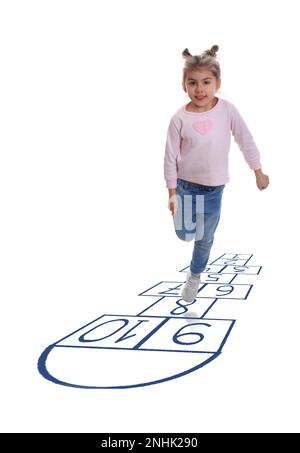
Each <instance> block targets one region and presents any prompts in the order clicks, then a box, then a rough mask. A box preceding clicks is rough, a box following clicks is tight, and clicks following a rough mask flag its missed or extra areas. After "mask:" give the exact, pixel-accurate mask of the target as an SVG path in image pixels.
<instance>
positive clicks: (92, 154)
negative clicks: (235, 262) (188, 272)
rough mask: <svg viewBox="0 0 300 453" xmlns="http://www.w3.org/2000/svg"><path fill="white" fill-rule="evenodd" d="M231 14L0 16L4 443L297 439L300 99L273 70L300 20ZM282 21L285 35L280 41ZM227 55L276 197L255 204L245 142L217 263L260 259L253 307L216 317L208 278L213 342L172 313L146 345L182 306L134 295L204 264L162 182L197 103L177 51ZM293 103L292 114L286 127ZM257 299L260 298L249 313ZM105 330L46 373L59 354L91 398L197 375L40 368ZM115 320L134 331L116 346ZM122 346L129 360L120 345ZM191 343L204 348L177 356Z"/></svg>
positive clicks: (94, 377) (191, 7)
mask: <svg viewBox="0 0 300 453" xmlns="http://www.w3.org/2000/svg"><path fill="white" fill-rule="evenodd" d="M160 3H161V2H160ZM166 3H167V2H166ZM223 3H224V2H220V3H218V2H217V4H216V8H215V9H214V10H212V6H211V4H210V6H209V8H208V9H207V6H206V4H202V3H201V2H200V3H199V2H198V1H197V2H194V1H187V2H185V3H184V5H185V6H184V8H185V9H186V14H187V15H186V17H185V18H184V17H183V11H182V4H181V2H174V1H172V2H170V5H169V6H170V8H174V10H173V13H172V15H171V17H170V14H169V9H168V8H167V7H166V6H164V7H162V6H161V5H160V6H158V5H155V2H154V3H153V1H152V2H146V4H144V3H143V8H141V6H139V5H140V2H135V1H131V2H126V5H127V6H126V8H124V6H122V5H124V3H123V2H118V1H115V2H110V6H109V7H108V6H107V7H106V6H105V7H104V6H99V4H98V2H94V3H93V2H90V3H89V4H88V5H87V4H86V2H82V3H80V2H77V3H76V4H75V3H74V2H68V1H60V2H57V3H55V2H52V3H51V6H49V5H48V3H47V5H46V4H43V2H35V1H28V2H25V3H24V2H20V3H19V7H18V9H13V8H12V7H10V6H9V5H8V4H7V3H6V4H5V6H3V5H1V10H3V11H1V14H0V17H1V21H2V22H3V24H2V23H1V24H0V25H1V26H0V29H1V30H2V31H3V33H4V34H5V36H6V39H7V43H9V47H8V48H7V50H6V51H5V52H6V53H5V52H4V53H5V55H4V56H3V58H4V60H3V61H5V62H6V68H7V71H6V72H5V73H4V76H3V75H2V77H3V79H4V80H3V81H2V83H1V86H2V87H4V86H5V88H6V96H5V98H4V103H2V107H1V121H2V124H3V126H4V127H3V130H4V133H3V139H4V140H3V146H2V151H3V160H2V163H1V169H0V171H1V175H0V184H1V187H0V193H1V198H0V200H1V206H0V208H1V209H0V212H1V225H0V229H1V234H0V238H1V285H0V291H1V321H2V322H1V333H2V342H1V359H2V363H1V395H0V399H1V428H0V429H1V431H3V432H102V433H106V432H107V433H113V432H124V433H126V432H149V433H150V432H157V433H159V432H173V433H176V432H181V433H184V432H187V433H188V432H199V433H201V432H299V431H300V429H299V428H300V423H299V416H298V412H299V411H298V408H299V403H300V395H299V380H300V371H299V370H300V367H299V314H300V310H299V294H298V293H299V291H298V280H299V270H298V269H299V239H298V234H299V220H298V213H297V210H298V205H299V202H298V194H299V188H298V183H297V181H298V173H299V172H298V168H299V166H298V163H299V159H298V157H297V153H298V148H299V146H298V143H299V139H298V129H297V123H296V121H297V115H296V112H295V111H294V113H293V106H294V105H297V102H296V101H295V99H294V98H295V97H296V96H298V94H297V93H296V94H295V95H294V94H292V93H291V92H290V91H291V90H292V87H291V85H289V88H288V90H287V89H286V86H287V85H286V84H287V82H286V76H287V74H286V73H284V74H283V72H282V71H281V72H280V74H278V73H277V72H276V71H274V64H273V63H271V62H270V58H271V57H272V58H271V60H272V61H274V57H275V54H276V52H277V51H278V52H279V53H280V50H283V49H285V51H286V52H287V53H288V52H289V45H290V43H291V34H290V33H291V32H290V30H293V39H292V41H296V39H295V36H294V33H296V32H295V30H298V27H296V23H294V21H295V20H296V17H297V15H296V14H293V8H292V5H294V3H293V2H290V3H291V5H290V6H291V7H290V8H287V9H285V10H284V11H281V9H280V6H279V3H278V4H277V3H276V2H272V16H271V20H269V10H268V8H265V9H263V8H262V7H261V6H260V7H258V6H253V2H249V4H247V7H246V9H247V8H248V9H247V12H248V13H249V14H250V18H249V24H248V25H247V24H245V23H244V21H242V17H244V15H245V10H244V9H243V11H242V10H241V8H240V6H238V5H240V2H234V1H233V0H232V1H229V2H226V5H227V9H226V8H225V10H222V6H221V5H223ZM288 3H289V2H288ZM74 5H75V6H74ZM101 5H102V3H101ZM250 5H251V7H250ZM116 7H118V11H119V13H120V14H119V15H118V18H116V16H115V14H114V12H115V10H116ZM234 7H235V8H236V12H235V13H234V14H233V13H229V11H232V8H234ZM243 8H245V4H244V3H243ZM2 12H3V14H2ZM131 12H135V15H132V14H130V13H131ZM158 12H159V14H158V15H157V13H158ZM121 13H122V14H121ZM204 13H205V14H204ZM256 13H257V14H256ZM258 13H259V14H258ZM224 15H225V16H224ZM198 16H199V23H198V19H197V17H198ZM122 17H123V19H122V20H121V18H122ZM133 17H138V19H139V20H137V21H135V20H134V19H133ZM203 17H206V20H205V28H204V31H203V29H201V27H200V25H201V26H202V25H203V23H204V22H203V19H202V18H203ZM208 17H211V20H210V21H209V23H208V19H207V18H208ZM224 17H225V18H226V20H225V18H224ZM238 17H240V20H237V18H238ZM251 17H252V18H253V19H254V18H255V23H256V35H255V36H254V37H253V33H252V27H251V20H250V19H251ZM157 18H158V20H157ZM257 18H258V19H257ZM113 19H114V20H113ZM154 19H155V20H156V22H155V26H154V22H153V21H154ZM99 21H100V22H101V23H100V24H99ZM115 21H119V22H118V23H116V22H115ZM282 21H283V22H284V23H285V24H286V31H285V33H284V34H283V33H280V36H279V34H278V26H279V25H282ZM212 23H215V24H216V28H215V29H212V28H211V27H210V26H209V24H212ZM242 23H243V26H242V25H241V24H242ZM247 23H248V22H247ZM266 23H268V24H269V30H268V38H266V36H265V35H266V31H265V24H266ZM53 24H55V27H54V28H53ZM78 24H82V34H81V32H80V30H81V28H80V27H79V26H78ZM101 24H102V27H101ZM4 25H5V26H4ZM153 27H154V28H155V30H154V28H153ZM128 29H130V30H131V33H132V34H128V33H127V31H128ZM53 30H56V32H55V34H54V35H53V33H54V32H53ZM116 30H117V34H116ZM201 30H202V31H201ZM232 30H235V31H236V32H235V33H233V32H232V34H231V31H232ZM280 30H282V27H281V28H280ZM237 32H238V33H239V34H240V40H239V41H237V40H236V36H237ZM250 32H251V33H250ZM105 37H106V39H104V38H105ZM250 38H251V39H250ZM264 39H269V41H270V43H271V42H272V46H271V45H270V46H269V49H270V50H269V57H270V58H269V60H268V59H267V61H266V60H265V58H263V57H262V55H261V52H263V48H265V47H268V46H267V43H266V46H263V45H262V42H264ZM269 41H268V42H269ZM215 43H219V44H220V55H222V60H223V61H224V64H223V67H224V92H223V95H226V96H228V97H229V98H231V97H232V96H233V98H235V99H234V101H237V102H236V103H237V105H238V106H241V109H242V112H243V113H244V114H245V117H246V119H247V121H248V123H249V125H250V126H251V130H252V131H253V134H254V136H255V138H256V139H257V143H258V145H259V148H260V149H261V152H262V162H263V169H264V170H265V172H266V173H268V174H269V175H270V180H271V184H270V187H269V188H268V190H267V191H265V192H259V191H258V190H257V188H256V186H255V179H254V177H253V175H252V172H251V171H250V170H249V169H248V168H247V165H246V164H245V163H244V162H243V159H242V157H241V155H240V153H239V151H238V149H237V147H236V145H235V144H234V143H233V145H232V152H231V164H230V165H231V166H230V168H231V182H230V183H229V184H228V186H227V187H226V189H225V191H224V199H223V208H222V209H223V210H222V218H221V222H220V225H219V227H218V230H217V233H216V237H215V243H214V246H213V250H212V253H211V261H213V260H215V259H217V258H218V257H221V256H222V255H223V254H225V253H228V254H231V253H234V254H241V255H247V254H250V255H253V256H252V257H251V260H250V261H249V264H251V265H253V266H262V269H261V272H260V273H259V274H258V275H254V274H253V275H248V276H246V275H245V276H243V275H239V276H238V277H237V278H239V281H240V285H244V286H243V288H242V286H240V287H239V291H240V292H239V294H238V295H239V298H236V299H235V298H234V297H232V296H233V295H234V294H236V293H231V298H227V297H225V298H220V297H219V298H218V301H217V302H216V303H215V304H214V305H213V306H212V305H211V304H209V302H212V301H213V300H214V299H215V298H216V291H217V288H216V286H214V284H213V283H212V282H208V283H207V285H206V286H205V288H204V289H203V292H202V295H205V297H203V298H201V292H199V296H200V297H199V298H198V299H197V306H196V305H194V307H193V310H192V311H193V313H194V312H195V313H198V314H199V313H200V312H202V315H203V313H204V312H205V309H206V308H207V309H209V307H211V308H210V311H209V316H211V318H210V324H211V327H208V326H203V324H202V325H200V326H198V327H197V328H196V331H194V332H193V333H192V334H190V336H189V337H182V336H181V337H180V336H179V335H180V333H185V332H186V330H183V331H181V332H180V333H178V330H179V329H180V328H181V327H182V326H185V327H184V329H187V328H191V329H193V327H192V326H191V323H187V321H186V320H185V319H184V318H179V316H177V317H176V316H173V318H172V319H171V320H170V321H167V323H165V324H164V325H162V327H161V328H160V329H159V330H157V331H156V332H155V334H153V335H152V336H151V337H150V335H149V338H148V339H147V341H145V342H144V343H143V345H141V346H140V347H139V348H137V345H138V344H139V342H140V343H141V342H142V341H144V339H145V336H146V335H148V334H149V333H150V332H151V331H153V329H155V328H156V327H158V324H159V323H161V322H162V321H163V319H164V317H166V313H167V312H168V311H169V313H170V310H173V309H174V305H172V304H174V300H175V299H176V300H177V298H176V297H175V296H174V295H171V296H168V297H165V299H164V305H162V303H157V304H156V305H153V306H152V307H151V308H149V306H150V305H151V304H153V303H154V302H155V301H158V299H159V297H158V295H157V294H156V293H155V294H154V295H153V294H152V295H151V294H150V295H149V294H148V295H139V294H141V293H143V292H144V291H146V290H147V289H149V288H152V287H153V286H154V285H156V284H157V283H159V282H162V281H170V282H174V281H177V279H178V276H180V275H181V276H183V273H181V274H180V273H179V271H180V270H181V269H183V268H185V267H186V266H188V264H189V261H190V258H191V251H192V244H191V243H188V244H186V243H183V242H181V241H179V239H177V237H176V235H175V233H174V231H173V225H172V218H171V216H170V213H169V212H168V210H167V207H166V206H167V191H166V189H165V187H164V181H163V174H162V159H163V152H164V141H165V132H166V127H167V124H168V121H169V117H170V115H171V114H172V113H173V111H175V110H176V109H177V108H179V106H180V105H181V104H183V103H184V102H185V98H184V97H183V95H182V94H181V91H180V90H181V87H180V77H181V75H180V74H181V73H180V71H181V60H180V52H181V51H182V50H183V49H184V48H185V47H191V50H192V51H193V52H194V53H196V52H198V49H199V51H201V50H202V47H203V46H204V48H206V47H207V46H209V45H212V44H215ZM135 46H136V47H135ZM274 48H276V49H277V50H276V49H274ZM130 49H131V50H132V52H131V53H129V54H128V50H130ZM134 49H136V52H134ZM221 49H222V52H223V53H221ZM233 49H234V50H233ZM275 50H276V52H275ZM236 52H237V53H238V54H239V56H240V58H241V60H240V61H241V63H240V65H238V67H237V66H236V64H234V62H235V56H236ZM266 52H267V50H266ZM174 61H175V63H174ZM292 61H293V63H292V66H291V65H290V64H289V67H288V76H289V77H292V76H293V74H295V73H297V70H296V64H298V63H296V62H295V60H294V58H293V60H292ZM252 63H256V69H255V68H254V65H253V64H252ZM257 65H258V67H257ZM137 66H138V67H137ZM108 67H109V68H110V71H108ZM122 68H126V70H121V69H122ZM151 68H152V69H151ZM161 68H164V70H163V71H162V70H161ZM170 68H171V69H170ZM245 68H248V69H247V70H246V69H245ZM254 69H255V70H254ZM258 69H259V72H257V70H258ZM281 69H282V68H281ZM241 72H242V74H241ZM283 78H285V79H284V80H285V82H284V81H283ZM241 79H243V80H241ZM278 93H279V94H280V96H281V97H280V99H279V100H278V97H277V96H278ZM116 95H117V98H116ZM145 96H146V98H145ZM180 96H181V97H180ZM282 96H284V99H282ZM239 101H240V102H239ZM282 104H284V107H285V108H284V111H285V112H286V114H285V115H283V114H281V115H280V116H279V112H281V113H282V112H283V108H282ZM158 105H159V106H160V107H159V108H157V106H158ZM3 106H4V108H3ZM137 106H139V113H138V114H137ZM257 106H258V107H259V108H257ZM2 109H3V110H2ZM222 275H223V274H222ZM224 275H225V274H224ZM224 278H225V277H224ZM178 281H180V280H178ZM182 281H183V280H182ZM236 282H237V280H236ZM236 282H235V283H236ZM223 283H224V284H226V283H225V282H223ZM227 284H228V282H227ZM247 285H248V287H249V285H253V286H252V287H251V291H250V292H249V295H248V297H247V299H245V300H243V296H244V295H245V288H246V286H247ZM233 286H234V282H233ZM237 286H238V285H237ZM237 286H236V288H235V289H234V291H237V290H238V289H237ZM243 291H244V292H243ZM217 296H220V291H219V292H217ZM147 307H148V310H147V311H145V310H146V308H147ZM172 307H173V308H172ZM143 311H145V312H144V313H143V314H142V312H143ZM138 314H140V316H139V317H138V318H136V317H135V316H137V315H138ZM103 315H107V316H106V318H101V319H102V321H103V320H104V321H113V322H110V323H107V324H106V325H105V326H106V327H101V330H99V328H98V330H97V329H95V330H94V331H91V332H89V333H88V330H91V329H85V330H84V331H82V334H83V337H82V340H83V341H82V342H81V343H82V344H84V348H75V347H73V346H78V335H77V336H76V335H73V336H72V337H70V338H68V339H65V340H64V345H65V346H68V347H64V348H63V347H60V349H59V348H58V347H56V349H55V352H56V350H58V349H59V351H60V353H61V351H62V350H64V351H65V354H62V355H61V356H60V357H59V358H58V359H55V357H54V355H53V360H52V359H51V360H52V362H51V363H50V357H52V356H50V355H49V372H50V370H51V372H52V373H53V374H55V373H58V378H59V379H61V380H63V381H64V382H69V383H72V384H75V385H78V384H79V385H92V386H96V387H97V386H102V387H109V386H112V387H122V386H123V387H126V386H127V387H129V386H130V385H132V383H133V384H141V383H149V382H150V381H151V380H152V381H153V380H154V381H155V380H157V379H160V380H164V379H163V378H164V377H168V376H171V375H172V374H178V373H181V372H183V375H182V376H181V377H177V378H175V379H171V380H167V381H164V382H160V383H155V384H153V385H145V386H139V387H131V388H118V389H108V388H101V389H87V388H77V387H68V386H65V385H61V384H58V383H53V382H51V381H49V380H47V379H45V378H44V377H43V376H42V375H41V374H40V373H39V372H38V368H37V362H38V359H39V357H40V355H41V354H42V352H43V351H44V350H45V348H46V347H47V346H49V345H51V344H53V343H56V342H58V341H59V340H61V339H63V338H64V337H66V336H67V335H69V334H71V333H73V332H75V331H76V330H77V329H80V328H81V327H83V326H85V325H87V324H89V323H91V322H92V321H94V320H96V319H98V318H100V317H102V316H103ZM126 316H127V318H126ZM143 316H144V317H146V318H143ZM118 319H119V321H118ZM120 319H122V321H120ZM206 319H208V313H207V316H206ZM213 319H215V321H212V320H213ZM216 319H219V321H216ZM220 319H221V320H222V319H223V320H227V321H226V322H225V323H224V322H222V321H220ZM228 320H229V321H228ZM230 320H235V324H234V326H233V327H232V330H231V331H230V334H229V336H228V338H227V341H226V343H225V344H224V345H223V348H222V353H221V354H220V355H219V356H218V357H216V358H215V359H214V360H212V361H211V362H210V363H207V364H206V365H204V366H202V367H200V368H198V369H196V370H195V371H193V372H190V373H187V374H184V371H186V370H187V369H189V368H191V367H192V366H195V367H197V366H198V365H199V363H200V361H201V360H202V359H203V357H207V358H209V354H210V353H211V354H213V353H215V351H218V346H219V345H220V344H221V343H222V339H224V336H225V335H226V332H228V329H229V327H230ZM202 321H203V320H202ZM96 325H97V324H93V325H92V326H91V327H93V326H94V327H95V326H96ZM112 325H113V326H115V330H116V329H117V328H120V330H119V331H118V332H117V333H116V334H115V335H111V336H109V335H110V334H111V333H112V331H111V330H110V328H111V326H112ZM149 326H150V327H149ZM124 327H126V329H124ZM131 328H132V329H135V330H132V331H130V332H129V330H130V329H131ZM199 328H200V334H201V333H202V334H203V333H205V335H206V334H207V330H205V329H212V330H213V335H212V334H211V333H209V337H208V338H207V336H206V337H205V339H204V340H203V341H202V342H199V344H198V343H195V344H194V345H192V346H191V344H189V345H187V346H186V345H182V344H180V341H178V338H179V340H180V339H181V341H182V339H183V338H185V339H187V338H188V340H186V341H187V342H188V343H193V339H196V338H197V335H198V338H200V336H199V330H197V329H199ZM105 329H107V330H105ZM203 329H204V330H203ZM176 332H177V336H176V338H175V340H176V339H177V343H176V341H174V339H173V337H174V335H175V334H176ZM197 332H198V333H197ZM134 334H136V335H135V336H132V337H131V336H130V335H134ZM99 335H100V336H99ZM97 336H98V337H97ZM104 336H107V338H106V339H103V340H101V338H103V337H104ZM122 336H123V338H122ZM100 337H101V338H100ZM87 340H94V342H90V343H91V344H93V345H95V344H96V343H97V346H99V345H100V343H101V344H104V343H105V349H100V348H95V347H94V348H93V347H92V348H86V344H87V343H88V341H87ZM95 340H97V341H95ZM116 340H119V341H118V342H117V344H118V345H119V347H120V349H113V348H114V347H115V344H116ZM103 342H104V343H103ZM200 344H201V347H202V346H203V351H199V349H197V348H198V347H200ZM125 345H128V347H127V346H126V347H125ZM174 345H175V346H174ZM134 347H135V349H132V348H134ZM143 347H144V349H147V348H148V350H144V349H143V350H142V348H143ZM186 347H187V348H193V350H192V352H191V349H189V352H187V351H184V350H182V348H183V349H184V348H186ZM175 348H178V350H174V349H175ZM150 349H151V350H150ZM160 349H162V351H160ZM79 351H80V352H79ZM97 354H98V355H97ZM205 354H206V355H207V356H205ZM200 356H201V359H200V360H199V357H200ZM98 357H100V359H99V358H98ZM99 364H100V367H99ZM101 367H102V368H101ZM99 384H100V385H99Z"/></svg>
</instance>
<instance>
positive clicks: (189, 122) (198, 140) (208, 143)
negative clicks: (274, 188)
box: [164, 98, 261, 189]
mask: <svg viewBox="0 0 300 453" xmlns="http://www.w3.org/2000/svg"><path fill="white" fill-rule="evenodd" d="M231 132H232V135H233V136H234V139H235V141H236V143H237V144H238V146H239V148H240V150H241V151H242V153H243V155H244V158H245V160H246V162H247V163H248V165H249V167H250V168H251V169H252V170H257V169H259V168H260V167H261V165H260V154H259V151H258V149H257V147H256V145H255V142H254V140H253V137H252V135H251V133H250V131H249V129H248V127H247V125H246V123H245V121H244V120H243V118H242V117H241V115H240V113H239V112H238V110H237V108H236V107H235V106H234V105H233V104H231V103H230V102H229V101H227V100H225V99H221V98H219V100H218V102H217V104H216V105H215V106H214V107H213V108H212V109H210V110H208V111H207V112H201V113H197V112H189V111H188V110H186V106H185V105H184V106H183V107H181V108H180V109H179V110H177V112H176V113H175V114H174V115H173V116H172V118H171V121H170V124H169V128H168V133H167V140H166V150H165V159H164V176H165V180H166V186H167V187H168V188H169V189H173V188H176V187H177V178H180V179H185V180H186V181H190V182H195V183H197V184H203V185H206V186H220V185H223V184H226V183H227V182H228V181H229V171H228V155H229V149H230V141H231Z"/></svg>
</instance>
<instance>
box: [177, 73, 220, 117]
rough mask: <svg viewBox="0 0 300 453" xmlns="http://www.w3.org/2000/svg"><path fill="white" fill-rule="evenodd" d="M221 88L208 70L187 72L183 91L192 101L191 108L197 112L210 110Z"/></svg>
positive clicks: (218, 81)
mask: <svg viewBox="0 0 300 453" xmlns="http://www.w3.org/2000/svg"><path fill="white" fill-rule="evenodd" d="M220 86H221V81H220V80H217V79H216V77H215V76H214V75H213V73H212V72H211V71H209V70H208V69H204V68H203V69H199V70H196V71H187V73H186V77H185V81H184V83H183V89H184V91H185V92H186V93H187V94H188V96H189V98H190V100H191V101H192V104H193V107H195V109H196V110H197V111H199V112H205V111H207V110H210V109H211V108H212V107H213V105H214V103H215V94H216V92H217V91H218V89H219V88H220Z"/></svg>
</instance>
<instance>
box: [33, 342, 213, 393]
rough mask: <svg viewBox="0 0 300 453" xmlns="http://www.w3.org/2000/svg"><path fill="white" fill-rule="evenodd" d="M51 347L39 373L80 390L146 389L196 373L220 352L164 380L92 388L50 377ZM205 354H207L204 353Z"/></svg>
mask: <svg viewBox="0 0 300 453" xmlns="http://www.w3.org/2000/svg"><path fill="white" fill-rule="evenodd" d="M53 347H54V345H50V346H48V347H47V348H46V349H45V351H44V352H43V353H42V354H41V356H40V358H39V360H38V370H39V372H40V373H41V375H42V376H43V377H44V378H45V379H48V380H49V381H51V382H53V383H55V384H60V385H64V386H66V387H73V388H81V389H114V390H117V389H129V388H136V387H146V386H148V385H154V384H160V383H162V382H167V381H171V380H173V379H177V378H180V377H182V376H184V375H186V374H189V373H192V372H193V371H196V370H198V369H199V368H202V367H203V366H204V365H207V364H208V363H210V362H211V361H212V360H214V359H216V358H217V357H218V356H219V355H220V354H221V352H217V353H215V354H214V355H212V356H211V357H208V358H207V360H205V361H203V362H201V363H200V364H198V365H196V366H194V367H192V368H190V369H189V370H185V371H182V372H181V373H178V374H174V375H173V376H168V377H166V378H162V379H158V380H156V381H155V380H154V381H151V382H143V383H140V384H132V385H116V386H110V387H107V386H95V385H93V386H91V385H86V386H84V385H79V384H70V383H69V382H64V381H61V380H60V379H57V378H55V377H54V376H52V375H51V374H50V373H49V372H48V370H47V367H46V360H47V357H48V355H49V353H50V352H51V350H52V349H53ZM205 354H207V353H205Z"/></svg>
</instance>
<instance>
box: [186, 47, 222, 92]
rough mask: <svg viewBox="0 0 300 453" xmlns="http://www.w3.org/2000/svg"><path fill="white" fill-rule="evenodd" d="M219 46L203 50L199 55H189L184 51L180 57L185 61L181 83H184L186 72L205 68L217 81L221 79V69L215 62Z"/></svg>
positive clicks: (187, 51)
mask: <svg viewBox="0 0 300 453" xmlns="http://www.w3.org/2000/svg"><path fill="white" fill-rule="evenodd" d="M218 50H219V46H217V45H215V46H212V48H211V49H208V50H205V51H204V52H202V54H200V55H191V54H190V52H189V50H188V49H184V51H183V52H182V56H183V58H184V59H185V64H184V68H183V83H184V82H185V78H186V74H187V72H188V71H197V70H199V69H202V68H206V69H208V70H209V71H211V72H212V73H213V75H214V76H215V77H216V79H217V80H220V79H221V68H220V65H219V62H218V61H217V59H216V57H217V52H218Z"/></svg>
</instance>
